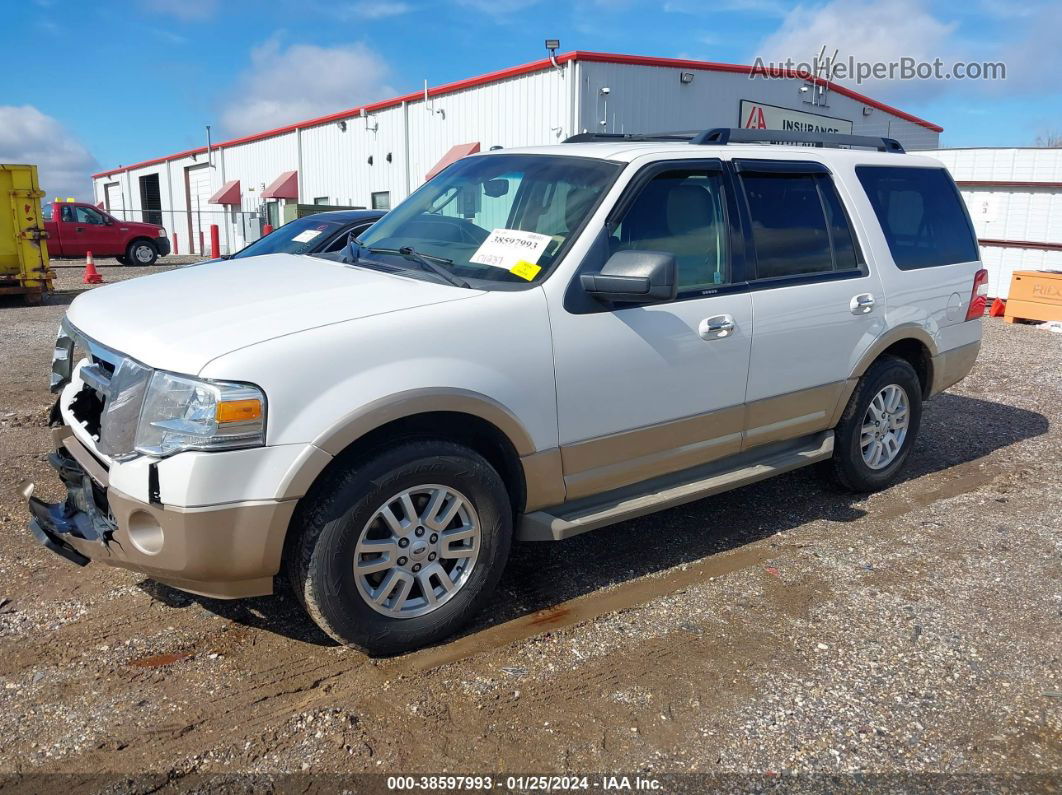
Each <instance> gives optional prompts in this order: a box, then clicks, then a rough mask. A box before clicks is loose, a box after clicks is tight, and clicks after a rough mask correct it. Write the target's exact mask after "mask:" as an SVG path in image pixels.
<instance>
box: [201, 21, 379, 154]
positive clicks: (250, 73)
mask: <svg viewBox="0 0 1062 795" xmlns="http://www.w3.org/2000/svg"><path fill="white" fill-rule="evenodd" d="M389 75H390V69H389V67H388V66H387V64H386V63H385V62H384V60H383V58H382V57H381V56H379V55H378V54H377V53H376V52H374V51H373V50H371V49H370V48H369V47H367V46H366V45H364V44H361V43H358V44H348V45H339V46H336V47H318V46H316V45H313V44H292V45H290V46H287V47H283V46H282V45H281V43H280V39H279V37H277V36H274V37H273V38H271V39H269V40H268V41H266V42H265V43H264V44H262V45H260V46H258V47H255V48H254V49H253V50H251V64H250V66H249V67H248V68H247V69H246V70H245V71H244V72H243V74H242V75H241V76H240V77H239V78H238V79H237V81H236V85H235V88H234V91H233V92H232V96H231V99H230V101H229V103H228V105H227V106H226V108H225V109H224V110H223V111H222V113H221V121H222V125H223V126H224V128H225V130H226V132H228V133H230V134H232V135H245V134H248V133H255V132H261V131H263V130H268V129H270V128H273V127H279V126H282V125H284V124H290V123H291V122H296V121H301V120H303V119H309V118H312V117H314V116H322V115H327V114H329V113H335V112H337V111H340V110H345V109H347V108H351V107H355V106H357V105H361V104H363V103H365V102H372V101H375V100H380V99H385V98H387V97H389V96H391V95H393V94H394V93H396V92H395V91H394V89H393V88H391V86H390V85H389V84H388V82H387V79H388V77H389Z"/></svg>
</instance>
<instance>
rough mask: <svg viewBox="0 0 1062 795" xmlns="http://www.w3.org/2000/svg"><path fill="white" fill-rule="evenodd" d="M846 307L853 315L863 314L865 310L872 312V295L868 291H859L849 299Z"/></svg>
mask: <svg viewBox="0 0 1062 795" xmlns="http://www.w3.org/2000/svg"><path fill="white" fill-rule="evenodd" d="M848 308H849V309H851V310H852V314H853V315H865V314H866V313H867V312H872V311H873V310H874V296H872V295H871V294H870V293H860V294H859V295H857V296H855V297H854V298H853V299H852V300H851V302H850V303H849V304H848Z"/></svg>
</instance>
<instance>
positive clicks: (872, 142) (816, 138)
mask: <svg viewBox="0 0 1062 795" xmlns="http://www.w3.org/2000/svg"><path fill="white" fill-rule="evenodd" d="M690 143H691V144H700V145H709V146H710V145H719V146H725V145H726V144H750V143H751V144H760V143H763V144H808V145H810V146H820V147H821V146H828V147H832V148H839V147H842V146H851V147H860V148H863V149H877V150H878V151H879V152H895V153H896V154H903V151H904V149H903V146H902V145H901V144H900V142H899V141H897V140H896V139H895V138H878V137H875V136H871V135H844V134H842V133H829V132H802V131H796V130H746V129H738V128H733V127H716V128H715V129H714V130H705V131H704V132H702V133H700V134H699V135H697V136H695V137H694V138H693V139H692V140H691V141H690Z"/></svg>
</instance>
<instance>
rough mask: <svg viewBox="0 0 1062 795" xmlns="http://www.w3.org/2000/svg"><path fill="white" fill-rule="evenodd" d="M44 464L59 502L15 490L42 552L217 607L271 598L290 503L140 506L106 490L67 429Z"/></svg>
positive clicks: (99, 467) (102, 471)
mask: <svg viewBox="0 0 1062 795" xmlns="http://www.w3.org/2000/svg"><path fill="white" fill-rule="evenodd" d="M52 435H53V441H54V442H55V445H56V449H55V450H54V451H53V452H52V453H51V454H50V455H49V456H48V460H49V463H51V465H52V466H53V467H54V468H55V470H56V472H57V473H58V474H59V478H60V480H62V482H63V484H64V485H65V486H66V489H67V496H66V498H65V499H64V500H62V501H61V502H56V503H48V502H45V501H43V500H41V499H39V498H38V497H35V496H33V491H34V487H33V484H26V485H24V486H23V488H22V493H23V496H24V497H25V499H26V502H27V507H28V509H29V513H30V520H29V523H28V526H29V530H30V532H31V533H33V535H34V537H36V539H37V540H38V541H39V542H40V543H41V544H43V545H44V546H45V547H47V548H48V549H50V550H51V551H52V552H55V553H56V554H58V555H61V556H62V557H64V558H66V559H67V560H69V561H71V562H73V563H76V564H78V565H79V566H84V565H85V564H87V563H88V562H90V561H92V562H98V563H104V564H107V565H110V566H118V567H121V568H126V569H132V570H134V571H139V572H142V573H144V574H147V575H148V576H149V577H151V578H153V579H156V580H158V581H159V582H163V583H166V584H167V585H171V586H173V587H175V588H180V589H182V590H185V591H190V592H192V593H197V594H202V595H204V596H212V597H217V598H222V599H233V598H239V597H244V596H261V595H265V594H269V593H272V592H273V576H274V575H275V574H276V573H277V571H278V570H279V568H280V559H281V554H282V551H283V545H284V536H285V534H286V532H287V528H288V523H289V521H290V519H291V515H292V513H293V511H294V509H295V503H296V501H295V500H257V501H250V502H244V503H235V504H226V505H220V506H202V507H197V508H183V507H177V506H166V505H162V504H161V503H156V502H151V503H146V502H143V501H141V500H137V499H135V498H133V497H130V496H129V495H127V494H123V493H122V492H120V491H118V490H117V489H115V488H113V487H110V486H109V484H108V473H107V468H106V466H105V465H104V464H103V463H102V462H101V461H100V460H99V459H97V458H96V457H95V456H94V455H93V454H92V453H91V452H90V451H89V450H88V448H86V447H85V446H84V445H83V444H81V442H79V441H78V439H77V437H76V436H74V434H73V431H72V430H71V429H70V428H69V427H68V426H65V425H63V426H59V427H56V428H54V429H53V432H52Z"/></svg>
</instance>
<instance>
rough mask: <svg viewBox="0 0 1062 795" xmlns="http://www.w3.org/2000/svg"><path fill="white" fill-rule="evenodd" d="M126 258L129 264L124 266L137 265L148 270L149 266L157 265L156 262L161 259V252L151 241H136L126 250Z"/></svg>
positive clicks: (142, 239)
mask: <svg viewBox="0 0 1062 795" xmlns="http://www.w3.org/2000/svg"><path fill="white" fill-rule="evenodd" d="M125 258H126V259H127V260H129V262H128V263H123V264H129V265H137V266H139V267H142V268H146V267H147V266H149V265H154V264H155V260H157V259H158V258H159V250H158V249H157V248H156V247H155V244H154V243H152V242H151V241H150V240H146V239H144V238H141V239H140V240H134V241H133V242H132V243H130V244H129V248H127V249H126V250H125Z"/></svg>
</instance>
